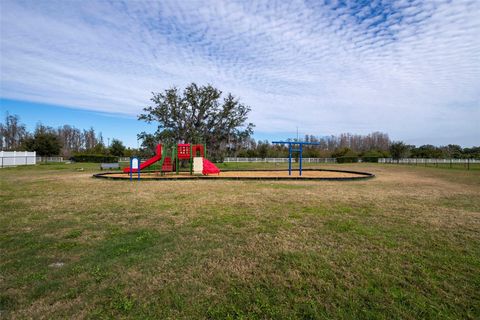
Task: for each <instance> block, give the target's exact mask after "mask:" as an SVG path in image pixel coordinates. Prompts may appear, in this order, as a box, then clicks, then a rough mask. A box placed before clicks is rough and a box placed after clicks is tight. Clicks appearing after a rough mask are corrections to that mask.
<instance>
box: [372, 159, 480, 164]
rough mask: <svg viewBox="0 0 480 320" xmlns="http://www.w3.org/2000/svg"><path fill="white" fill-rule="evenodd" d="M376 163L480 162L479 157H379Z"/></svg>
mask: <svg viewBox="0 0 480 320" xmlns="http://www.w3.org/2000/svg"><path fill="white" fill-rule="evenodd" d="M378 163H401V164H456V163H460V164H469V163H480V159H433V158H425V159H424V158H403V159H398V160H395V159H392V158H379V159H378Z"/></svg>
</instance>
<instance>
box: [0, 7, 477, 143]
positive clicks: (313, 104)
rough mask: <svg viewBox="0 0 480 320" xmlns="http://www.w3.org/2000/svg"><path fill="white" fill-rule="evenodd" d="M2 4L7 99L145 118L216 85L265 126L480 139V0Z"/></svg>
mask: <svg viewBox="0 0 480 320" xmlns="http://www.w3.org/2000/svg"><path fill="white" fill-rule="evenodd" d="M332 3H333V2H332ZM0 6H1V30H0V32H1V42H0V45H1V47H0V53H1V61H0V68H1V69H0V71H1V91H0V94H1V96H2V97H3V98H11V99H19V100H31V101H37V102H46V103H53V104H59V105H67V106H70V107H77V108H83V109H90V110H98V111H104V112H112V113H121V114H128V115H136V114H138V113H139V112H140V111H141V108H142V107H143V106H146V105H147V104H148V103H149V98H150V92H151V91H159V90H163V89H165V88H168V87H170V86H172V85H179V86H184V85H186V84H188V83H189V82H192V81H195V82H198V83H207V82H209V83H212V84H214V85H216V86H218V87H220V88H222V89H223V90H224V91H231V92H232V93H234V94H235V95H238V96H240V97H241V98H242V100H243V101H244V102H245V103H247V104H249V105H251V106H252V107H253V112H252V117H251V118H252V119H251V120H252V121H254V122H255V123H256V124H257V130H259V131H262V132H267V133H268V132H282V131H283V132H285V131H293V130H294V129H295V127H296V126H299V127H301V128H302V131H304V132H308V133H312V134H335V133H339V132H344V131H350V132H355V133H366V132H369V131H373V130H383V131H386V132H389V133H390V134H391V135H392V136H393V137H394V138H397V139H407V140H408V141H409V142H412V143H424V142H433V143H451V142H457V143H463V144H475V143H476V144H478V142H479V141H480V134H479V133H478V131H479V130H478V129H477V128H476V126H477V123H478V122H480V55H479V54H478V52H480V40H479V39H480V37H478V34H479V33H480V2H478V1H475V0H474V1H466V0H465V1H464V0H454V1H389V2H384V1H383V2H382V1H372V2H370V5H359V4H358V2H356V1H351V2H348V3H347V5H335V4H329V5H326V4H317V2H312V3H310V2H303V1H292V2H288V3H287V2H285V1H278V2H275V1H273V2H272V1H268V2H256V1H253V2H246V1H238V2H232V1H211V2H205V1H174V0H172V1H161V2H154V1H145V2H140V1H126V2H118V1H114V2H108V1H95V2H92V1H68V2H65V1H59V2H53V1H41V2H39V1H27V2H18V1H15V2H13V1H2V2H1V4H0ZM449 134H450V135H449ZM449 136H451V137H457V138H458V137H461V138H459V139H461V141H455V140H452V141H451V140H449Z"/></svg>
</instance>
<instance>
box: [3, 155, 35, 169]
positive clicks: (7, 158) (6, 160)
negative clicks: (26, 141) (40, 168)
mask: <svg viewBox="0 0 480 320" xmlns="http://www.w3.org/2000/svg"><path fill="white" fill-rule="evenodd" d="M36 163H37V154H36V152H35V151H33V152H29V151H0V168H3V167H10V166H25V165H33V164H36Z"/></svg>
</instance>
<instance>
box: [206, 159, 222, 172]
mask: <svg viewBox="0 0 480 320" xmlns="http://www.w3.org/2000/svg"><path fill="white" fill-rule="evenodd" d="M202 173H203V174H211V173H220V169H218V168H217V166H216V165H214V164H213V163H211V162H210V161H208V160H207V159H205V158H203V171H202Z"/></svg>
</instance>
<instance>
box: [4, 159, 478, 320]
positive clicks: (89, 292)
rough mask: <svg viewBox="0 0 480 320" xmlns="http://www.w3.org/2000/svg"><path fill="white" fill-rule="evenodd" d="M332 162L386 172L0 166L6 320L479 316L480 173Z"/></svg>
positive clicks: (76, 165)
mask: <svg viewBox="0 0 480 320" xmlns="http://www.w3.org/2000/svg"><path fill="white" fill-rule="evenodd" d="M250 166H251V165H249V164H247V165H237V167H236V168H239V167H243V168H247V167H250ZM263 166H266V165H263ZM268 166H272V165H268ZM307 167H309V168H310V167H313V166H307ZM320 167H321V168H339V169H353V170H359V171H368V172H373V173H375V174H376V175H377V177H376V178H374V179H371V180H366V181H352V182H309V181H305V182H302V181H294V182H280V181H279V182H271V181H263V182H262V181H254V182H250V181H203V180H202V181H161V182H160V181H144V182H140V183H138V182H129V181H109V180H103V179H93V178H91V174H92V173H93V172H98V165H96V164H70V165H66V164H62V165H40V166H35V167H18V168H7V169H0V310H1V311H0V312H1V313H0V318H5V319H9V318H22V319H23V318H34V319H37V318H62V319H67V318H101V319H103V318H112V319H118V318H139V319H296V318H298V319H331V318H339V319H419V318H422V319H478V318H480V171H479V170H470V171H467V170H461V169H443V168H435V167H427V168H425V167H422V166H417V167H416V166H407V165H398V166H397V165H379V164H353V165H347V164H345V165H322V166H320ZM222 168H224V169H227V168H228V169H234V168H232V165H230V164H227V165H223V167H222Z"/></svg>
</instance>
